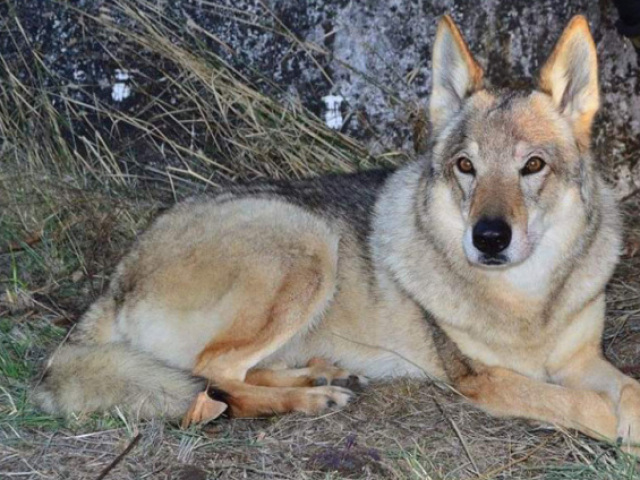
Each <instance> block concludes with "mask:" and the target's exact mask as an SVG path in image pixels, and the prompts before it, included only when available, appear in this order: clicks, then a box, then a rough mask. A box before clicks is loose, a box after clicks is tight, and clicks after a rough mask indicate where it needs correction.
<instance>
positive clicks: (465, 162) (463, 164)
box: [456, 157, 475, 175]
mask: <svg viewBox="0 0 640 480" xmlns="http://www.w3.org/2000/svg"><path fill="white" fill-rule="evenodd" d="M456 166H457V167H458V170H460V171H461V172H462V173H466V174H467V175H470V174H473V173H475V169H474V168H473V163H471V160H469V159H468V158H467V157H460V158H459V159H458V161H457V162H456Z"/></svg>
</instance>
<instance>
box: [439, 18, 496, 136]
mask: <svg viewBox="0 0 640 480" xmlns="http://www.w3.org/2000/svg"><path fill="white" fill-rule="evenodd" d="M432 63H433V88H432V89H431V99H430V101H429V116H430V119H431V124H432V126H433V128H434V129H435V130H440V129H441V128H442V127H443V126H444V125H445V124H446V123H447V121H448V120H449V119H450V118H451V117H452V116H453V115H454V114H455V113H457V112H458V110H460V107H461V106H462V101H463V100H464V98H465V97H467V96H469V95H470V94H471V93H473V92H474V91H476V90H479V89H480V88H482V74H483V72H482V68H480V65H478V63H477V62H476V61H475V59H474V58H473V56H472V55H471V52H470V51H469V47H467V44H466V43H465V41H464V39H463V38H462V35H461V34H460V30H458V27H456V25H455V23H453V20H451V17H449V15H444V16H443V17H442V18H441V19H440V22H439V23H438V31H437V33H436V40H435V42H434V45H433V55H432Z"/></svg>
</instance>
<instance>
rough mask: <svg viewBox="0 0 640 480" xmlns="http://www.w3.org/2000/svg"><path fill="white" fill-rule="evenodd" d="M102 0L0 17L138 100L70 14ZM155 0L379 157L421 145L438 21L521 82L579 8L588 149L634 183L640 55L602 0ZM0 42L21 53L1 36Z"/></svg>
mask: <svg viewBox="0 0 640 480" xmlns="http://www.w3.org/2000/svg"><path fill="white" fill-rule="evenodd" d="M10 3H11V2H10ZM130 3H131V2H130ZM212 3H213V4H214V5H212ZM109 4H110V2H106V1H104V2H103V1H99V0H84V1H82V0H80V1H78V0H77V1H73V2H70V5H71V6H70V7H69V8H67V7H64V6H62V4H61V3H58V2H55V3H54V2H48V1H45V0H20V1H18V0H14V1H13V3H12V6H11V8H10V10H11V12H7V11H5V12H0V13H11V15H14V16H15V17H17V18H18V19H20V22H21V24H22V26H23V28H24V29H25V30H26V32H27V36H28V37H29V40H30V42H31V44H32V45H36V46H37V48H38V49H39V51H40V54H41V58H42V59H43V61H44V63H45V64H46V65H47V66H48V68H51V69H52V70H53V71H55V72H57V74H58V76H59V79H60V81H61V82H65V81H66V82H68V83H69V84H72V83H78V82H83V83H84V84H87V85H94V86H95V88H94V89H93V94H95V95H97V96H100V97H101V98H104V99H106V100H107V101H110V102H113V104H114V105H116V106H117V107H118V108H122V109H128V110H131V109H135V108H143V105H140V104H137V103H136V97H137V95H138V92H141V91H143V90H145V88H146V83H148V82H152V79H149V78H148V75H144V74H143V73H141V72H140V71H139V70H137V67H136V59H135V58H134V56H132V54H131V52H128V53H124V52H119V51H118V49H117V48H116V47H117V46H115V45H114V40H113V39H112V38H109V37H108V36H107V35H103V36H102V37H101V36H100V35H99V33H95V32H91V31H88V30H87V29H86V28H85V27H86V25H87V24H86V22H85V23H83V22H81V21H79V17H78V15H79V14H78V11H83V12H89V13H91V14H95V15H97V14H98V12H100V9H101V8H103V7H104V6H108V5H109ZM153 4H154V5H155V7H156V8H158V9H161V10H163V12H164V14H166V15H167V17H168V18H171V19H172V21H174V22H175V24H176V25H177V26H184V25H186V24H190V25H191V26H192V27H193V25H196V26H197V27H198V28H201V29H203V30H202V31H206V32H209V35H205V34H203V35H202V37H203V41H206V42H208V44H209V45H210V48H211V49H214V50H217V51H218V53H219V55H220V56H221V57H222V58H224V59H225V60H226V61H227V62H229V63H230V64H231V65H233V66H235V67H236V68H238V69H239V70H240V71H242V72H243V73H245V74H246V75H247V76H248V77H250V78H252V79H253V80H254V81H255V84H256V85H258V87H259V88H261V89H262V90H264V91H266V92H268V93H270V94H273V95H276V96H278V97H279V98H280V99H281V100H282V101H299V102H300V103H302V105H304V106H305V107H307V108H308V109H309V110H311V111H312V112H314V113H315V114H317V115H318V116H319V117H320V118H321V119H323V120H326V121H328V122H331V124H332V125H333V126H337V125H339V124H342V127H341V129H342V130H343V131H344V132H345V133H347V134H349V135H352V136H355V137H357V138H359V139H361V140H363V141H365V142H366V143H367V144H368V145H369V147H370V148H371V150H372V151H374V152H378V153H379V152H387V151H390V150H391V151H392V150H403V151H410V152H415V151H418V152H419V151H420V149H421V146H422V140H423V139H424V134H423V132H424V130H423V128H424V125H425V109H426V105H427V98H428V95H429V91H430V83H431V79H430V69H431V61H430V50H431V44H432V41H433V38H434V34H435V28H436V20H437V17H438V16H440V15H441V14H443V13H449V14H450V15H451V16H452V17H453V18H454V20H455V21H456V23H457V24H458V25H459V26H460V27H461V29H462V31H463V34H464V35H465V37H466V39H467V41H468V42H469V44H470V47H471V50H472V51H473V52H474V54H475V55H476V58H477V59H478V60H479V61H480V63H481V64H482V65H483V66H484V67H485V70H486V73H487V77H488V78H489V80H490V81H491V83H493V85H496V86H514V85H515V86H517V85H523V84H525V83H527V82H529V80H528V78H530V77H531V76H533V75H535V74H536V73H537V71H538V69H539V67H540V66H541V64H542V62H544V60H545V59H546V56H547V55H548V54H549V52H550V51H551V49H552V47H553V44H554V42H555V41H556V40H557V38H558V37H559V35H560V33H561V31H562V29H563V27H564V25H565V24H566V23H567V21H568V20H569V19H570V18H571V16H573V15H574V14H577V13H583V14H585V15H586V16H587V18H588V19H589V22H590V24H591V29H592V32H593V35H594V38H595V40H596V44H597V48H598V54H599V60H600V79H601V88H602V93H603V95H602V100H603V102H602V103H603V105H602V109H601V113H600V115H599V117H598V120H597V123H596V129H595V135H594V148H595V151H596V153H597V155H599V156H600V157H601V158H602V159H603V163H604V164H605V165H606V167H607V171H608V172H613V173H612V174H611V176H612V178H613V179H614V181H615V182H616V186H617V189H618V192H619V195H620V196H621V197H622V196H625V195H628V194H629V193H630V192H632V191H634V190H636V189H637V188H639V187H640V165H638V163H640V162H638V160H639V159H640V158H639V156H640V153H639V151H640V63H639V62H640V59H639V58H638V56H637V55H636V53H635V51H634V49H633V48H632V46H631V44H630V42H629V41H628V40H626V39H624V38H622V37H621V36H620V35H618V33H617V32H616V30H615V27H614V23H615V21H616V20H617V18H618V17H617V11H616V10H615V8H614V7H613V5H612V3H611V2H610V1H609V0H602V1H600V2H594V1H592V0H568V1H564V2H558V1H557V0H539V1H536V2H531V1H530V0H512V1H499V0H475V1H473V0H434V1H426V0H414V1H410V0H389V1H382V0H380V1H376V0H362V1H346V0H264V1H262V0H255V1H250V0H246V1H243V0H240V1H238V0H235V1H234V0H221V1H218V2H199V1H187V0H175V1H168V0H167V1H162V0H156V1H154V2H153ZM0 9H6V7H0ZM75 9H77V10H75ZM2 16H3V17H5V16H4V15H2ZM5 18H6V17H5ZM121 23H122V24H123V25H126V24H127V22H126V21H125V20H122V22H121ZM92 33H94V35H93V37H92V35H91V34H92ZM176 35H179V28H178V30H177V31H176ZM110 42H111V43H110ZM18 43H20V42H18ZM116 43H117V42H116ZM109 45H111V47H113V48H111V47H108V46H109ZM0 48H2V49H3V53H11V52H15V51H16V47H15V42H12V41H10V40H8V39H7V37H5V39H4V40H0ZM109 48H111V50H109ZM143 54H144V53H143V52H142V53H141V55H143ZM326 97H330V98H328V99H327V98H326ZM339 97H341V99H342V101H340V98H339ZM327 109H331V110H332V111H327Z"/></svg>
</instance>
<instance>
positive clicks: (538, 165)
mask: <svg viewBox="0 0 640 480" xmlns="http://www.w3.org/2000/svg"><path fill="white" fill-rule="evenodd" d="M545 165H546V164H545V163H544V160H542V159H541V158H540V157H531V158H530V159H529V160H527V163H526V164H525V166H524V168H523V169H522V170H521V171H520V172H521V173H522V175H531V174H532V173H538V172H539V171H540V170H542V169H543V168H544V166H545Z"/></svg>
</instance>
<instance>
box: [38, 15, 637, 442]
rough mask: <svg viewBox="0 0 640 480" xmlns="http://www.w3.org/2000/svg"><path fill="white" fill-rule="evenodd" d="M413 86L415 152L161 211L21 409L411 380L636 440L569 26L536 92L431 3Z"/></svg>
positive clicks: (484, 404) (155, 403) (188, 402)
mask: <svg viewBox="0 0 640 480" xmlns="http://www.w3.org/2000/svg"><path fill="white" fill-rule="evenodd" d="M429 102H430V103H429V114H430V130H429V147H428V149H427V150H428V152H427V153H426V154H425V155H424V156H423V157H420V158H417V159H416V160H414V161H411V162H410V163H408V164H406V165H404V166H401V167H399V168H397V169H395V170H394V169H382V170H371V171H364V172H360V173H354V174H344V175H339V174H334V175H326V176H321V177H318V178H313V179H306V180H299V181H292V182H266V183H259V184H249V185H245V186H236V187H232V188H227V189H224V190H222V191H220V192H218V193H217V194H215V195H213V196H210V197H198V198H193V199H190V200H188V201H186V202H184V203H181V204H178V205H177V206H175V207H174V208H172V209H171V210H170V211H168V212H167V213H164V214H163V215H161V216H159V218H157V220H156V221H155V222H154V223H153V224H152V225H151V227H150V228H149V229H148V230H147V231H146V232H145V233H143V234H142V235H141V236H140V237H139V239H138V240H137V242H136V243H135V245H134V246H133V247H132V249H131V250H130V251H129V253H128V254H127V255H126V256H125V257H123V259H122V261H121V262H120V264H119V265H118V266H117V268H116V270H115V273H114V274H113V276H112V279H111V282H110V285H109V288H108V290H107V292H106V293H105V294H104V295H103V296H102V297H101V298H99V299H98V300H97V301H96V302H95V303H94V304H93V305H92V306H91V307H90V308H89V309H88V311H87V312H86V313H85V315H84V316H83V318H82V319H81V321H80V322H79V324H78V326H77V328H76V330H75V331H74V333H73V335H72V338H71V341H70V342H69V343H68V344H66V345H64V346H62V347H61V348H60V349H59V350H58V351H57V352H55V354H54V355H53V356H52V358H51V360H50V361H49V365H48V367H47V370H46V374H45V375H44V377H43V380H42V382H41V384H40V385H39V386H38V387H37V390H36V393H35V398H36V401H37V402H38V403H39V405H40V406H41V407H42V408H43V409H44V410H45V411H47V412H55V413H65V414H68V413H71V412H86V411H92V410H104V409H108V408H112V407H114V406H120V407H122V408H127V409H129V410H132V411H135V412H136V413H137V414H138V415H139V416H140V417H141V418H148V417H153V416H159V415H164V416H165V417H166V418H169V419H178V418H182V419H183V425H184V426H186V425H190V424H193V423H198V422H204V421H208V420H210V419H212V418H214V417H215V416H217V415H219V414H220V413H222V412H223V411H224V410H225V409H227V413H228V414H230V415H231V416H234V417H253V416H258V415H269V414H278V413H284V412H291V411H301V412H306V413H310V414H315V413H318V412H320V411H322V410H324V409H327V408H338V407H343V406H345V405H346V404H347V403H348V402H349V401H350V400H351V398H352V397H353V395H354V391H355V390H357V389H358V388H359V386H361V384H363V383H364V381H365V378H368V379H374V380H377V379H386V378H391V377H401V376H404V377H419V378H430V379H436V380H440V381H444V382H447V383H448V384H450V385H451V386H452V387H453V388H454V389H455V390H456V391H458V392H459V393H461V394H462V395H464V396H465V397H466V398H467V399H468V400H469V401H470V402H472V403H474V404H475V405H477V406H479V407H480V408H482V409H484V410H486V411H488V412H490V413H492V414H494V415H497V416H506V417H524V418H528V419H534V420H537V421H542V422H548V423H551V424H555V425H558V426H561V427H565V428H571V429H576V430H578V431H580V432H583V433H585V434H587V435H589V436H592V437H595V438H600V439H606V440H609V441H623V442H624V444H625V445H626V446H627V448H629V449H632V448H633V445H634V444H636V443H638V442H639V441H640V384H639V383H638V382H637V381H635V380H634V379H632V378H630V377H628V376H625V375H624V374H622V373H621V372H620V371H619V370H618V369H616V368H615V367H614V366H613V365H612V364H611V363H609V362H608V361H607V360H606V359H605V358H604V356H603V352H602V347H601V341H602V340H601V338H602V333H603V327H604V319H605V286H606V284H607V282H608V280H609V278H610V277H611V275H612V272H613V270H614V267H615V265H616V263H617V261H618V256H619V251H620V248H621V231H622V229H621V221H620V217H619V214H618V211H617V207H616V204H615V201H614V198H613V195H612V191H611V190H610V188H609V187H608V186H607V185H606V183H605V182H604V180H603V178H601V175H600V174H599V173H598V169H597V168H596V160H595V159H594V158H593V156H592V154H591V153H590V136H591V125H592V121H593V118H594V116H595V114H596V112H597V110H598V108H599V88H598V72H597V59H596V49H595V45H594V42H593V39H592V37H591V34H590V31H589V26H588V23H587V20H586V19H585V18H584V17H583V16H576V17H574V18H573V19H572V20H571V21H570V22H569V24H568V26H567V27H566V29H565V30H564V32H563V33H562V35H561V37H560V39H559V40H558V42H557V44H556V46H555V47H554V50H553V51H552V53H551V55H550V57H549V58H548V60H547V61H546V63H545V64H544V66H543V68H542V69H541V72H540V75H539V78H538V81H537V86H536V87H535V88H533V89H530V90H495V89H491V88H490V87H488V86H486V85H485V82H484V81H483V70H482V68H481V66H480V65H479V63H478V62H477V61H476V60H475V59H474V57H473V56H472V54H471V52H470V51H469V48H468V46H467V44H466V43H465V41H464V39H463V38H462V35H461V33H460V31H459V29H458V28H457V27H456V25H455V24H454V22H453V21H452V20H451V18H450V17H449V16H444V17H443V18H442V19H441V20H440V22H439V24H438V28H437V34H436V37H435V41H434V45H433V86H432V94H431V97H430V100H429ZM632 451H634V452H635V453H637V452H638V450H637V449H636V450H632Z"/></svg>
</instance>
